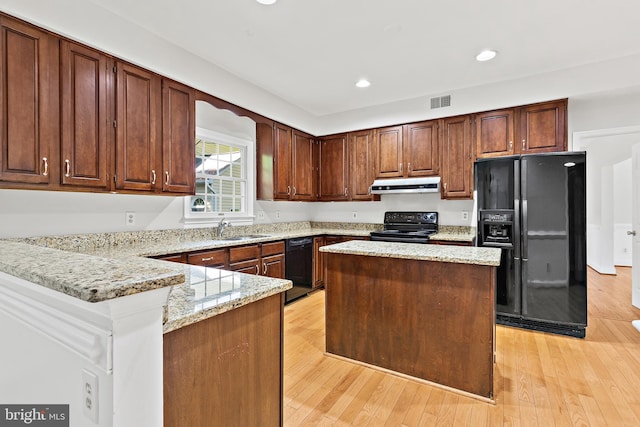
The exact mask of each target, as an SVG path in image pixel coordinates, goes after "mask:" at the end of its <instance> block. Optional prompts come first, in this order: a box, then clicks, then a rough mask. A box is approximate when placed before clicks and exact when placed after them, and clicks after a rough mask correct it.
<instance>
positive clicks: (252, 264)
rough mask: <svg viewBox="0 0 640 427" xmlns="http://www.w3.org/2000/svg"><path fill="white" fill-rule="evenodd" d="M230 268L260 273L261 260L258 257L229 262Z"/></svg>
mask: <svg viewBox="0 0 640 427" xmlns="http://www.w3.org/2000/svg"><path fill="white" fill-rule="evenodd" d="M229 270H231V271H237V272H239V273H246V274H260V262H259V261H258V259H250V260H247V261H240V262H234V263H230V264H229Z"/></svg>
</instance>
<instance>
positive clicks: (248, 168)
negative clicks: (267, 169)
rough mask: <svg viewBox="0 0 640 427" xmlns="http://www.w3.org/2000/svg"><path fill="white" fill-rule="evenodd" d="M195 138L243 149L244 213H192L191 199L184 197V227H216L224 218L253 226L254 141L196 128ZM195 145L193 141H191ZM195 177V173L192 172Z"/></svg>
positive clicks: (235, 222)
mask: <svg viewBox="0 0 640 427" xmlns="http://www.w3.org/2000/svg"><path fill="white" fill-rule="evenodd" d="M196 138H201V139H205V140H207V141H212V142H217V143H220V144H229V145H235V146H241V147H244V151H245V153H246V156H245V167H244V168H243V169H244V172H245V174H246V180H247V185H246V191H247V193H246V201H245V206H246V211H245V212H192V211H191V197H193V196H185V197H184V223H185V226H187V227H189V226H194V227H201V226H206V225H218V223H219V222H220V219H221V218H222V217H223V216H224V218H225V219H228V220H230V221H231V222H232V223H233V224H238V225H251V224H253V220H254V216H253V205H254V201H255V169H256V166H255V164H256V162H255V151H256V148H255V147H256V145H255V141H250V140H247V139H243V138H238V137H235V136H231V135H226V134H224V133H220V132H216V131H213V130H209V129H204V128H199V127H196ZM193 143H194V144H195V141H193ZM193 173H194V175H195V173H196V171H195V169H194V170H193Z"/></svg>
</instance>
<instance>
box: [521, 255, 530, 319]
mask: <svg viewBox="0 0 640 427" xmlns="http://www.w3.org/2000/svg"><path fill="white" fill-rule="evenodd" d="M520 266H521V267H520V268H521V271H520V282H521V283H522V286H519V287H518V288H520V293H521V294H520V298H521V300H522V309H521V311H520V313H521V314H522V316H526V315H527V314H528V306H527V293H528V283H527V273H528V270H529V260H528V259H524V258H523V259H522V261H521V262H520Z"/></svg>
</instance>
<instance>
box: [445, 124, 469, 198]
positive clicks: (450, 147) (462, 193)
mask: <svg viewBox="0 0 640 427" xmlns="http://www.w3.org/2000/svg"><path fill="white" fill-rule="evenodd" d="M472 166H473V156H472V154H471V119H470V117H469V116H458V117H449V118H446V119H443V125H442V196H443V198H444V199H470V198H472V197H473V189H472V182H473V167H472Z"/></svg>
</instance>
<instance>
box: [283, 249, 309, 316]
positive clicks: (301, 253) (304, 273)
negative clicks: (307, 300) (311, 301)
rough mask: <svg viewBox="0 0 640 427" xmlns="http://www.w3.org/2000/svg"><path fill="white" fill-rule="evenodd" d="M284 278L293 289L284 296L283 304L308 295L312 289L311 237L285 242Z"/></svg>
mask: <svg viewBox="0 0 640 427" xmlns="http://www.w3.org/2000/svg"><path fill="white" fill-rule="evenodd" d="M284 276H285V278H287V279H289V280H291V281H292V282H293V288H291V289H289V290H288V291H287V292H286V294H285V303H288V302H291V301H293V300H294V299H296V298H299V297H301V296H303V295H306V294H307V293H309V292H310V291H311V289H312V287H313V237H297V238H294V239H287V240H286V241H285V274H284Z"/></svg>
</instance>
